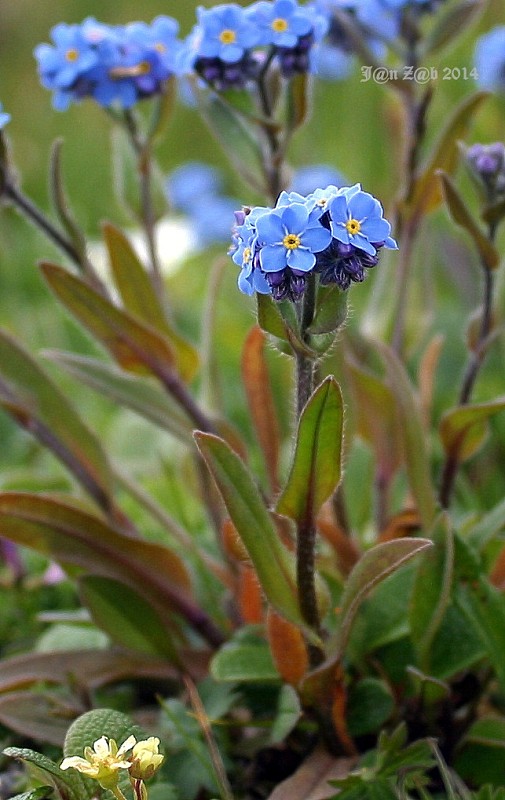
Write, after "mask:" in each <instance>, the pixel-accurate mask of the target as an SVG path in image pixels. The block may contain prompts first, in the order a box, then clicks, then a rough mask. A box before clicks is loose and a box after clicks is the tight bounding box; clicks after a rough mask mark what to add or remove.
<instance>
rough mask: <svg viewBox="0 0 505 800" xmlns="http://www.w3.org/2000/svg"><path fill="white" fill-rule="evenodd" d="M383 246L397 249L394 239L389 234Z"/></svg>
mask: <svg viewBox="0 0 505 800" xmlns="http://www.w3.org/2000/svg"><path fill="white" fill-rule="evenodd" d="M384 247H389V249H390V250H398V245H397V244H396V240H395V239H392V238H391V236H388V237H387V239H386V241H385V242H384Z"/></svg>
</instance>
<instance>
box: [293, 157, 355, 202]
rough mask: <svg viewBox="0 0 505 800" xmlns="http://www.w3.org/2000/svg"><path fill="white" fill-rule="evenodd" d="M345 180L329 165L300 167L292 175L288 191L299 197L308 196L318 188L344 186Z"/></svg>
mask: <svg viewBox="0 0 505 800" xmlns="http://www.w3.org/2000/svg"><path fill="white" fill-rule="evenodd" d="M346 183H347V180H346V178H344V176H343V175H342V173H341V172H339V171H338V170H337V169H335V167H332V166H330V165H329V164H311V165H310V166H307V167H300V169H297V170H296V171H295V172H294V173H293V177H292V178H291V181H290V184H289V189H290V191H292V192H298V193H299V194H301V195H308V194H310V193H311V192H315V191H316V189H317V188H318V187H319V186H329V185H330V184H333V185H334V186H344V185H345V184H346Z"/></svg>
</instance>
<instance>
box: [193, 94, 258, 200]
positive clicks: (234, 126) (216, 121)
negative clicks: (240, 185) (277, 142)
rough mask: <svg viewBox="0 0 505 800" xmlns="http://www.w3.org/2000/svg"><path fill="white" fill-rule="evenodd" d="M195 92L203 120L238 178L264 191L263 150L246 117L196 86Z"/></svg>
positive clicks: (219, 98)
mask: <svg viewBox="0 0 505 800" xmlns="http://www.w3.org/2000/svg"><path fill="white" fill-rule="evenodd" d="M193 88H194V90H195V96H196V99H197V102H198V108H199V110H200V112H201V114H202V117H203V118H204V120H205V122H206V123H207V125H208V126H209V128H210V130H211V132H212V133H213V134H214V136H215V137H216V139H217V141H218V142H219V144H220V145H221V147H222V148H223V150H224V151H225V153H226V155H227V156H228V158H229V159H230V161H231V162H232V164H233V166H234V167H235V168H236V170H237V172H238V173H239V175H241V176H242V177H243V178H244V180H246V181H247V183H249V184H250V185H251V186H253V187H254V188H256V189H258V190H259V191H263V189H264V187H263V186H262V182H261V180H259V179H258V175H261V172H262V163H263V160H262V154H261V147H260V146H259V144H258V142H257V141H256V139H255V138H254V135H253V134H252V133H251V124H246V123H245V121H244V118H243V115H242V114H241V113H240V112H238V111H237V110H235V109H234V108H233V106H231V105H230V104H229V103H227V102H226V101H225V100H224V99H223V98H221V97H220V96H219V95H218V94H216V93H215V92H213V91H209V90H202V89H200V88H199V87H198V86H197V84H196V83H194V84H193ZM255 127H256V130H257V131H258V130H259V129H258V126H255Z"/></svg>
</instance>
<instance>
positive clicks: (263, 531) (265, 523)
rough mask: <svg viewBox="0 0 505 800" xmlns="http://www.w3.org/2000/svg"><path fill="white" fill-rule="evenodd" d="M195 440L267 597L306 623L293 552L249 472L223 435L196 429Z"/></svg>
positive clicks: (288, 615)
mask: <svg viewBox="0 0 505 800" xmlns="http://www.w3.org/2000/svg"><path fill="white" fill-rule="evenodd" d="M195 440H196V443H197V445H198V449H199V450H200V452H201V454H202V456H203V457H204V459H205V461H206V463H207V466H208V467H209V470H210V472H211V473H212V476H213V478H214V480H215V482H216V485H217V487H218V489H219V491H220V493H221V495H222V497H223V500H224V503H225V505H226V508H227V510H228V514H229V515H230V517H231V520H232V522H233V524H234V525H235V528H236V529H237V532H238V534H239V536H240V538H241V539H242V541H243V543H244V545H245V548H246V550H247V552H248V553H249V556H250V558H251V561H252V562H253V564H254V568H255V569H256V573H257V575H258V579H259V581H260V583H261V586H262V588H263V591H264V592H265V594H266V596H267V598H268V600H269V601H270V603H271V604H272V605H273V606H274V608H276V609H277V611H278V612H279V613H280V614H281V615H282V616H284V617H286V619H288V620H290V621H291V622H294V623H295V624H296V625H300V626H302V627H305V624H304V621H303V618H302V616H301V613H300V609H299V606H298V597H297V591H296V580H295V568H294V563H293V557H292V554H291V553H289V551H288V550H286V548H285V547H284V545H283V544H282V542H281V540H280V538H279V534H278V533H277V531H276V529H275V527H274V524H273V522H272V518H271V516H270V512H269V511H268V509H267V508H266V507H265V504H264V503H263V501H262V499H261V497H260V494H259V492H258V490H257V488H256V486H255V484H254V481H253V478H252V476H251V475H250V473H249V471H248V470H247V468H246V467H245V465H244V463H243V462H242V461H241V459H240V458H239V457H238V456H237V455H236V454H235V453H234V452H233V450H231V448H230V447H229V446H228V445H227V444H226V442H225V441H223V439H220V438H219V437H218V436H214V435H212V434H207V433H201V432H197V433H195Z"/></svg>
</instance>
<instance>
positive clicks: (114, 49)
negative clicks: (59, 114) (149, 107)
mask: <svg viewBox="0 0 505 800" xmlns="http://www.w3.org/2000/svg"><path fill="white" fill-rule="evenodd" d="M177 32H178V23H177V22H176V21H175V20H173V19H171V18H170V17H158V18H156V19H155V20H154V21H153V22H152V23H151V25H147V24H146V23H141V22H134V23H131V24H129V25H105V24H103V23H101V22H98V21H97V20H95V19H94V18H92V17H89V18H87V19H85V20H84V21H83V22H82V23H81V24H80V25H76V24H73V25H67V24H64V23H62V24H60V25H56V26H55V27H54V28H53V29H52V31H51V37H52V40H53V44H40V45H38V46H37V47H36V48H35V50H34V55H35V58H36V59H37V62H38V71H39V75H40V80H41V83H42V85H43V86H44V87H45V88H46V89H50V90H52V91H53V92H54V94H53V106H54V107H55V108H56V109H57V110H58V111H63V110H65V109H66V108H68V106H69V105H70V104H71V103H73V102H77V101H79V100H81V99H82V98H84V97H92V98H93V99H94V100H96V102H97V103H99V104H100V105H102V106H105V107H109V106H112V105H116V106H119V107H120V108H130V107H131V106H132V105H134V104H135V103H136V102H137V101H138V100H141V99H143V98H145V97H151V96H153V95H156V94H160V93H161V92H162V91H163V88H164V84H165V82H166V81H167V80H168V79H169V78H170V77H171V75H172V74H174V72H175V68H176V57H177V54H178V52H179V50H180V48H181V46H182V45H181V43H180V42H179V41H178V40H177Z"/></svg>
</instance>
